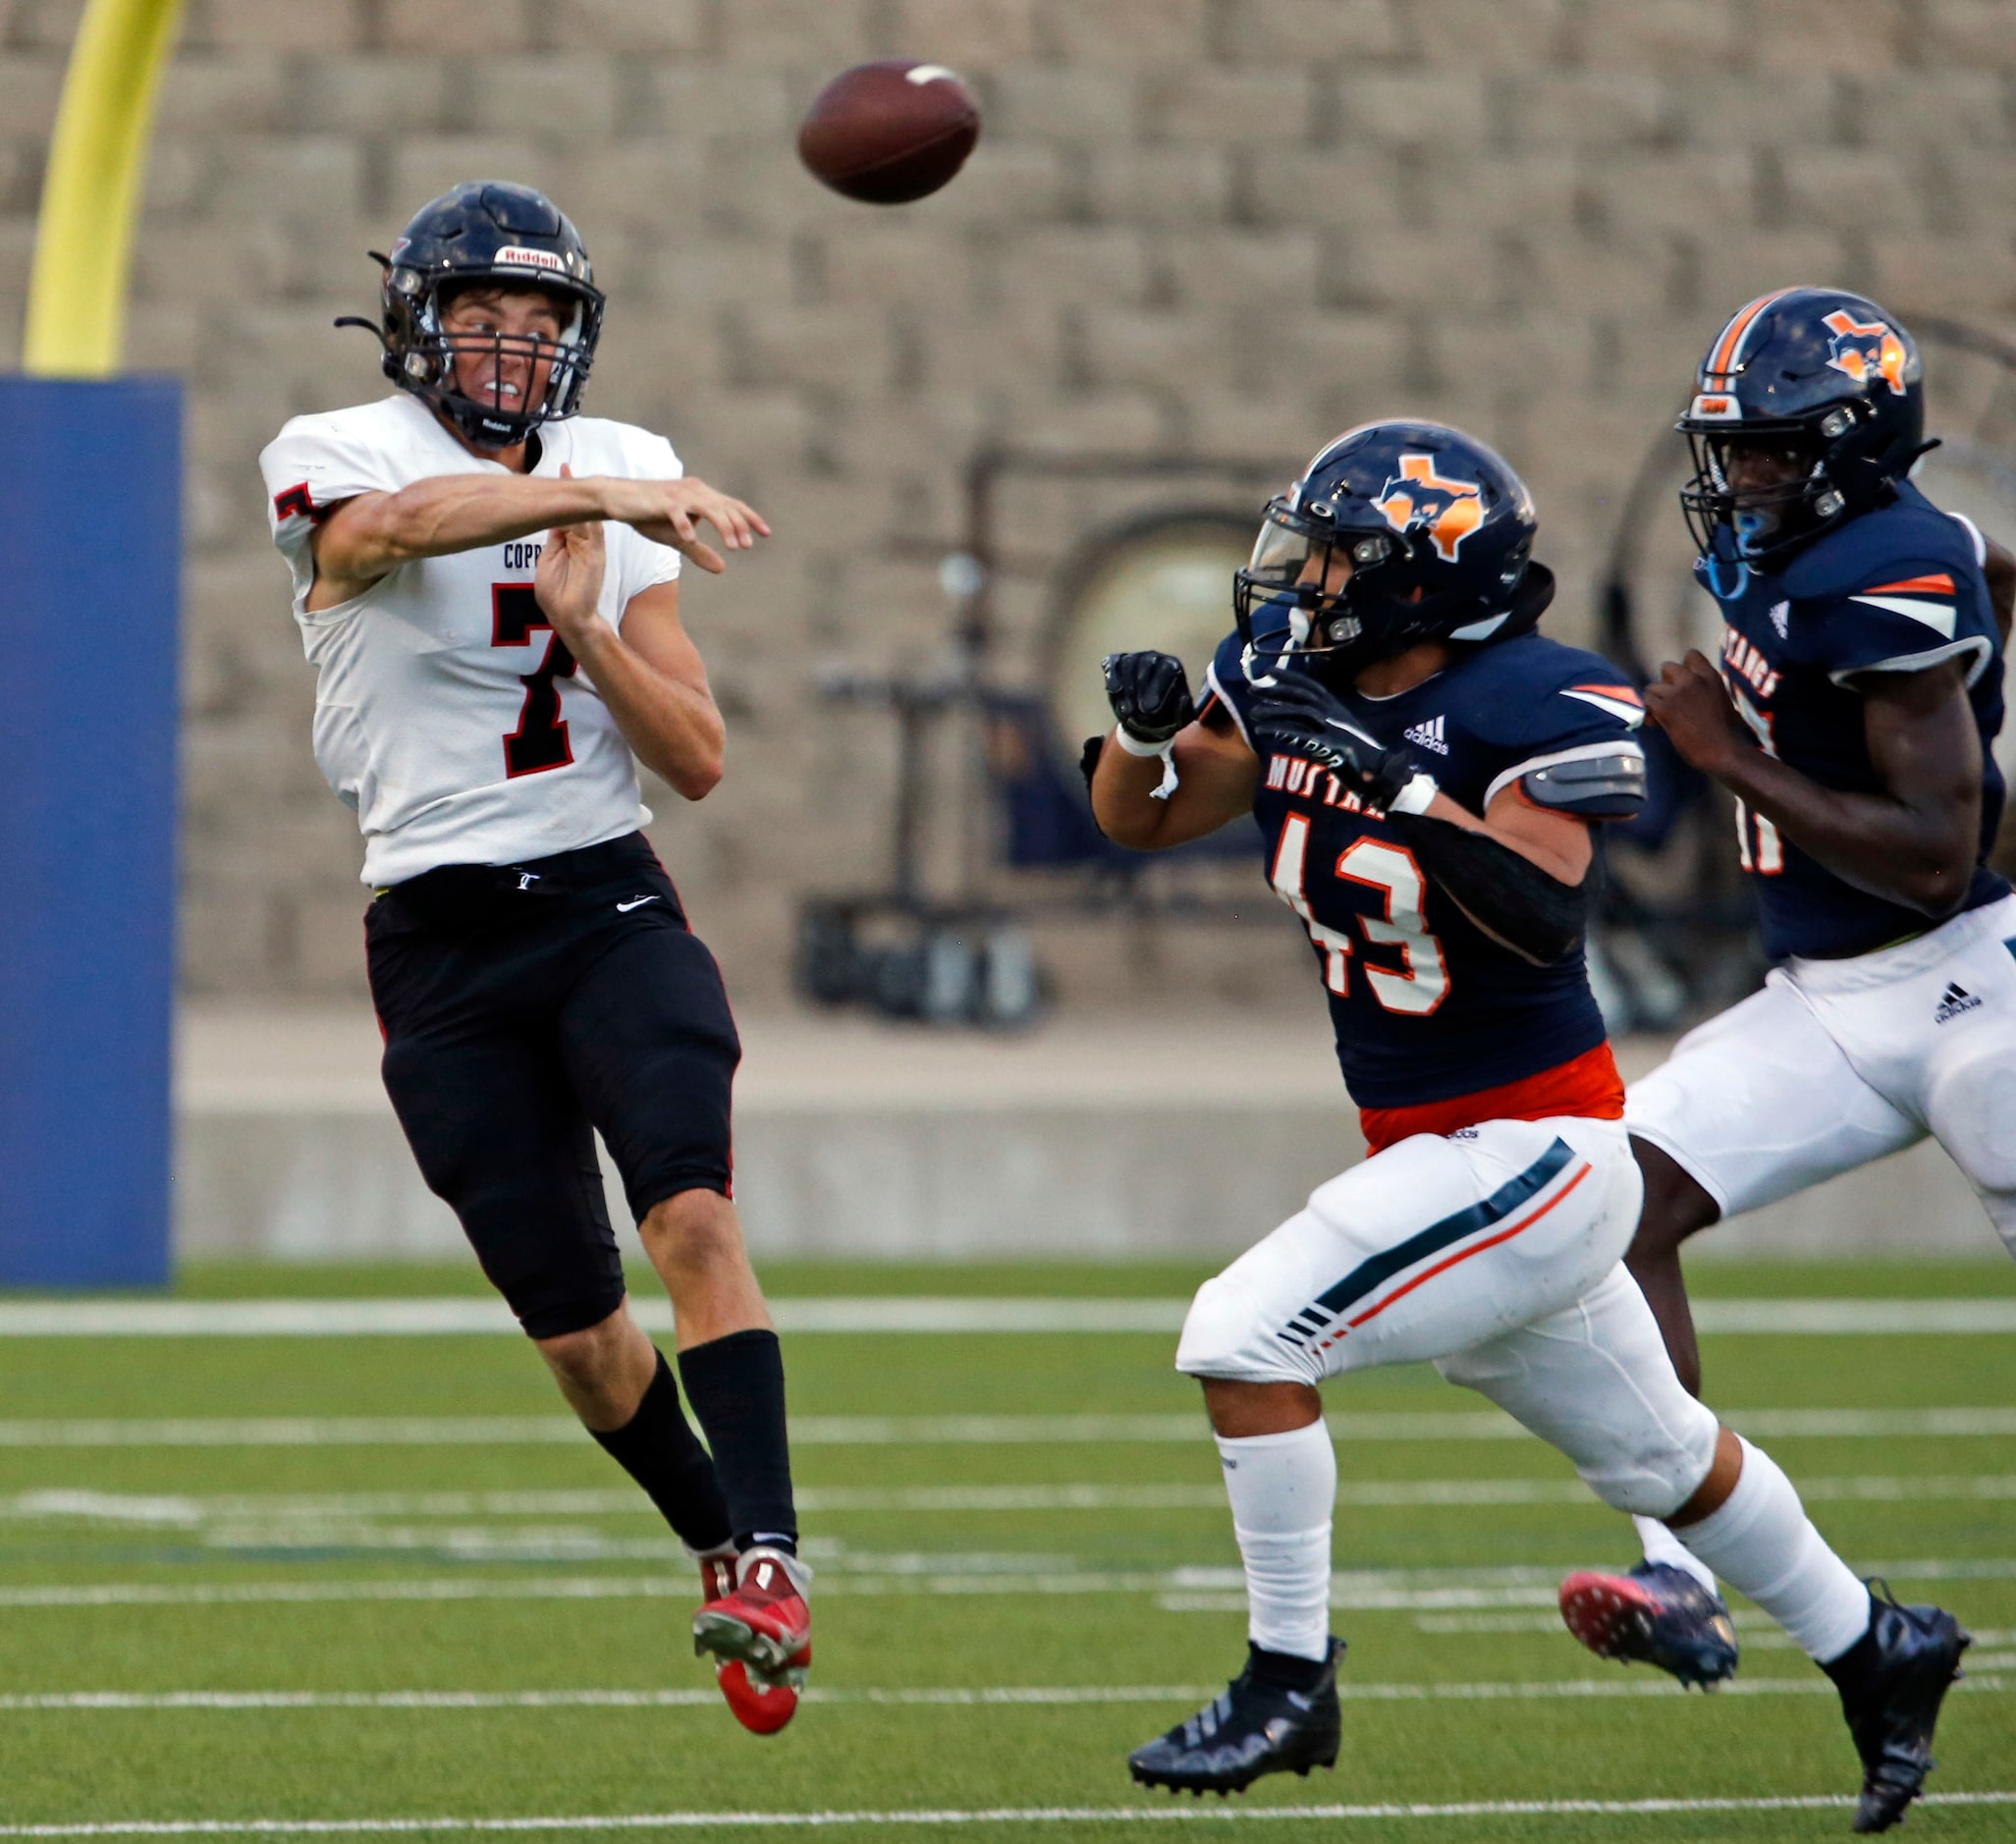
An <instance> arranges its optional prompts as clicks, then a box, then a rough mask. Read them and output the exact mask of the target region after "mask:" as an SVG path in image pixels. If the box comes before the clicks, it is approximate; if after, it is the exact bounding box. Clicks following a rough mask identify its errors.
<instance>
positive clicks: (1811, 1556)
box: [1674, 1440, 1869, 1664]
mask: <svg viewBox="0 0 2016 1844" xmlns="http://www.w3.org/2000/svg"><path fill="white" fill-rule="evenodd" d="M1674 1534H1675V1535H1676V1536H1677V1537H1678V1538H1679V1539H1680V1541H1681V1542H1682V1543H1683V1544H1685V1545H1686V1546H1687V1547H1688V1548H1689V1549H1691V1550H1693V1551H1694V1553H1695V1554H1696V1555H1697V1556H1699V1557H1700V1558H1701V1559H1702V1561H1704V1562H1705V1563H1707V1564H1708V1566H1709V1567H1710V1568H1712V1569H1713V1570H1715V1572H1716V1574H1717V1575H1719V1576H1720V1577H1721V1578H1722V1580H1723V1581H1725V1582H1727V1583H1728V1584H1729V1585H1730V1586H1731V1587H1732V1588H1738V1589H1741V1590H1742V1592H1743V1593H1744V1594H1746V1595H1748V1596H1749V1597H1750V1599H1751V1600H1754V1601H1756V1602H1757V1604H1758V1605H1759V1606H1760V1607H1762V1608H1763V1609H1764V1610H1765V1612H1767V1613H1768V1614H1770V1615H1771V1618H1772V1619H1774V1620H1775V1621H1777V1623H1778V1624H1779V1625H1780V1626H1782V1627H1783V1628H1784V1629H1785V1631H1786V1632H1788V1633H1789V1634H1791V1636H1792V1637H1793V1638H1794V1639H1795V1640H1797V1641H1798V1643H1799V1645H1800V1646H1801V1647H1802V1648H1803V1649H1804V1650H1805V1652H1806V1654H1807V1655H1808V1656H1809V1657H1811V1658H1814V1659H1817V1660H1818V1661H1819V1662H1820V1663H1822V1664H1825V1663H1827V1662H1828V1661H1829V1660H1831V1659H1834V1658H1838V1657H1839V1656H1840V1655H1841V1654H1843V1653H1844V1652H1846V1651H1847V1650H1848V1648H1849V1647H1850V1646H1852V1645H1854V1643H1855V1642H1856V1641H1857V1640H1858V1639H1860V1638H1861V1637H1862V1635H1863V1634H1864V1633H1866V1632H1867V1631H1868V1630H1869V1590H1868V1589H1867V1588H1865V1587H1864V1586H1863V1585H1862V1583H1860V1582H1859V1581H1857V1580H1856V1579H1855V1577H1854V1575H1853V1573H1852V1572H1851V1571H1850V1570H1849V1567H1848V1565H1847V1564H1846V1563H1845V1562H1843V1561H1842V1560H1841V1558H1840V1557H1839V1556H1837V1555H1835V1554H1834V1552H1833V1551H1832V1550H1831V1549H1829V1548H1828V1547H1827V1546H1826V1543H1825V1539H1823V1538H1822V1536H1821V1534H1820V1532H1819V1531H1817V1530H1815V1529H1814V1528H1813V1524H1812V1521H1811V1520H1810V1519H1809V1518H1808V1517H1807V1515H1806V1511H1805V1508H1804V1507H1803V1506H1802V1505H1801V1504H1800V1502H1799V1494H1798V1493H1797V1492H1796V1491H1793V1490H1792V1482H1791V1481H1790V1480H1789V1479H1787V1478H1786V1477H1785V1476H1784V1474H1783V1473H1781V1472H1779V1470H1778V1468H1777V1464H1776V1462H1775V1461H1773V1460H1772V1459H1771V1455H1770V1454H1768V1453H1763V1452H1760V1451H1759V1450H1758V1449H1757V1448H1756V1447H1753V1446H1752V1445H1751V1444H1750V1442H1749V1441H1747V1440H1746V1441H1744V1442H1743V1473H1742V1476H1741V1477H1740V1478H1739V1479H1738V1480H1737V1481H1736V1490H1735V1491H1732V1492H1730V1493H1729V1495H1728V1497H1727V1498H1726V1499H1724V1500H1723V1502H1722V1503H1721V1505H1720V1506H1719V1507H1718V1508H1717V1509H1716V1510H1714V1511H1711V1512H1710V1513H1709V1515H1708V1516H1707V1517H1705V1518H1703V1519H1702V1520H1701V1521H1700V1522H1699V1523H1698V1524H1688V1525H1685V1526H1683V1527H1682V1528H1681V1529H1680V1530H1678V1531H1677V1532H1675V1533H1674Z"/></svg>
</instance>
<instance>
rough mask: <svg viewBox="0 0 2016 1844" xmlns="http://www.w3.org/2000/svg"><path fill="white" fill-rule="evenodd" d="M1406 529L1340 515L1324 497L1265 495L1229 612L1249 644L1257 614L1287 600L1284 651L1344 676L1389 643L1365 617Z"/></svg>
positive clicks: (1402, 550) (1322, 671)
mask: <svg viewBox="0 0 2016 1844" xmlns="http://www.w3.org/2000/svg"><path fill="white" fill-rule="evenodd" d="M1406 551H1407V543H1406V538H1405V536H1404V534H1400V533H1396V532H1394V531H1392V530H1390V529H1389V528H1388V527H1387V526H1386V524H1385V523H1384V522H1383V521H1382V522H1381V523H1379V524H1377V525H1372V524H1363V525H1358V524H1349V523H1343V522H1340V521H1339V520H1338V519H1337V517H1336V515H1335V513H1334V512H1333V511H1332V509H1331V508H1330V507H1329V506H1327V505H1316V506H1309V507H1305V508H1301V509H1298V508H1297V507H1296V506H1295V504H1294V502H1293V500H1292V499H1290V498H1287V497H1285V496H1284V497H1281V498H1279V499H1274V500H1271V501H1269V502H1268V507H1267V513H1266V515H1265V517H1264V518H1263V519H1262V521H1261V526H1260V535H1259V536H1258V537H1257V538H1256V539H1255V540H1254V541H1253V555H1252V557H1251V558H1250V559H1249V560H1248V561H1247V564H1246V567H1245V569H1241V570H1238V571H1237V572H1235V573H1234V575H1233V577H1232V613H1233V616H1234V619H1235V620H1236V621H1237V623H1238V626H1239V634H1240V637H1241V638H1242V639H1243V640H1244V641H1245V642H1246V644H1247V645H1248V646H1249V647H1251V646H1257V645H1259V644H1260V642H1259V641H1258V640H1257V639H1256V637H1255V628H1254V621H1253V618H1254V615H1255V613H1256V612H1257V611H1258V610H1259V609H1261V608H1264V607H1266V606H1268V605H1269V604H1274V603H1280V604H1285V605H1286V608H1287V614H1288V629H1287V634H1286V636H1285V639H1284V640H1283V641H1282V642H1280V645H1279V646H1278V648H1277V651H1278V652H1279V653H1280V655H1281V656H1283V657H1284V656H1286V655H1287V654H1290V653H1292V654H1294V655H1295V656H1296V657H1298V658H1301V659H1305V660H1307V661H1308V662H1309V663H1310V665H1311V667H1312V669H1313V670H1314V671H1315V672H1316V673H1317V674H1318V676H1319V677H1321V678H1347V677H1348V676H1349V675H1350V674H1351V673H1352V672H1354V671H1355V670H1357V669H1358V668H1359V667H1361V666H1365V665H1368V664H1370V663H1371V661H1373V660H1374V659H1377V658H1379V657H1381V655H1382V654H1383V653H1385V652H1388V651H1391V650H1393V649H1390V648H1388V647H1383V646H1380V645H1378V644H1377V643H1376V641H1375V638H1374V624H1373V623H1371V622H1368V620H1367V619H1366V617H1367V615H1368V613H1369V612H1370V609H1371V605H1372V604H1373V603H1374V602H1375V601H1377V600H1379V599H1380V598H1379V593H1378V582H1379V577H1380V574H1381V572H1382V571H1383V570H1389V567H1390V566H1391V565H1392V564H1393V562H1394V561H1395V560H1396V559H1397V558H1400V557H1402V556H1404V555H1405V554H1406Z"/></svg>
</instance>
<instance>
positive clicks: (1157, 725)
mask: <svg viewBox="0 0 2016 1844" xmlns="http://www.w3.org/2000/svg"><path fill="white" fill-rule="evenodd" d="M1105 664H1106V697H1107V702H1108V703H1109V704H1111V705H1112V706H1113V714H1114V716H1115V717H1117V719H1119V726H1120V730H1121V732H1123V733H1124V734H1126V735H1127V736H1130V737H1132V738H1133V740H1134V741H1135V742H1137V743H1139V744H1141V745H1142V748H1141V753H1144V754H1159V753H1160V752H1161V751H1162V750H1164V749H1166V748H1167V747H1168V746H1169V744H1170V742H1171V740H1172V739H1173V738H1174V736H1175V733H1176V732H1177V731H1179V730H1181V729H1182V728H1183V726H1184V725H1186V724H1188V723H1190V722H1192V721H1193V720H1194V719H1195V718H1196V715H1197V707H1196V705H1195V704H1193V703H1192V702H1191V699H1190V681H1189V679H1188V678H1186V677H1185V676H1184V673H1183V663H1182V661H1181V660H1179V659H1177V658H1176V657H1175V655H1174V654H1172V653H1153V652H1149V653H1109V654H1108V655H1107V656H1106V662H1105Z"/></svg>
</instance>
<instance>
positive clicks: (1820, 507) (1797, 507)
mask: <svg viewBox="0 0 2016 1844" xmlns="http://www.w3.org/2000/svg"><path fill="white" fill-rule="evenodd" d="M1858 424H1859V419H1858V417H1857V416H1856V414H1855V411H1854V408H1853V407H1852V406H1850V405H1847V404H1833V405H1829V406H1828V407H1826V408H1825V410H1823V411H1821V412H1820V413H1819V414H1817V415H1815V416H1812V417H1809V418H1806V419H1804V420H1802V421H1798V422H1784V423H1780V424H1775V425H1763V426H1760V425H1757V424H1752V425H1750V426H1748V427H1744V426H1742V425H1740V424H1732V425H1731V426H1729V427H1728V428H1726V429H1714V430H1703V429H1698V428H1690V429H1689V430H1688V431H1687V446H1688V449H1689V451H1690V453H1691V454H1692V456H1693V460H1694V476H1693V478H1692V479H1691V480H1690V481H1689V482H1688V483H1687V485H1686V486H1685V487H1683V488H1682V489H1681V490H1680V506H1681V509H1682V511H1683V512H1684V513H1685V515H1686V518H1687V528H1688V530H1689V531H1690V532H1692V533H1693V536H1694V542H1695V543H1696V544H1697V545H1698V546H1699V547H1700V549H1701V553H1702V555H1703V556H1704V557H1714V556H1716V555H1717V554H1718V550H1719V551H1722V552H1726V553H1727V554H1729V555H1731V556H1732V557H1733V558H1734V560H1736V561H1739V562H1742V563H1747V564H1754V565H1759V566H1764V567H1768V566H1769V565H1771V563H1772V562H1774V561H1775V560H1777V559H1780V558H1783V557H1787V556H1789V555H1790V554H1791V553H1792V552H1793V551H1795V550H1797V549H1798V548H1799V546H1801V545H1802V544H1804V543H1806V542H1807V541H1808V540H1809V539H1811V538H1813V537H1815V536H1816V535H1818V533H1819V532H1820V531H1821V530H1823V529H1824V528H1825V526H1827V525H1829V524H1831V523H1832V522H1833V521H1834V520H1835V519H1836V518H1838V517H1840V515H1842V513H1843V512H1845V511H1846V510H1847V508H1848V505H1849V495H1848V494H1847V493H1846V492H1845V491H1844V490H1843V488H1842V486H1841V485H1840V483H1839V481H1838V480H1837V478H1836V472H1837V470H1839V471H1840V472H1843V473H1847V474H1851V475H1852V474H1853V473H1854V472H1855V471H1856V470H1857V467H1858V462H1859V463H1860V466H1861V468H1863V469H1865V470H1866V468H1867V466H1868V461H1867V459H1865V458H1863V457H1861V456H1859V455H1858V454H1857V453H1856V450H1857V448H1858V446H1859V445H1858V444H1857V443H1856V441H1855V437H1856V435H1857V433H1858ZM1759 449H1763V450H1767V451H1769V452H1771V453H1772V454H1773V455H1775V456H1776V457H1777V458H1778V460H1779V463H1780V466H1779V477H1778V478H1776V479H1774V480H1770V481H1760V482H1758V483H1756V484H1754V485H1742V486H1739V485H1738V484H1737V475H1738V473H1739V471H1740V463H1741V461H1742V460H1743V459H1744V456H1745V454H1746V452H1755V451H1757V450H1759ZM1724 532H1726V533H1727V534H1728V536H1727V541H1726V544H1723V541H1722V539H1721V538H1720V536H1719V534H1721V533H1724Z"/></svg>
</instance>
